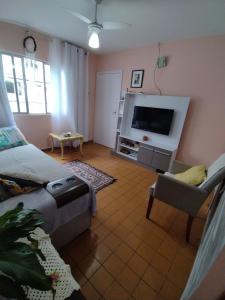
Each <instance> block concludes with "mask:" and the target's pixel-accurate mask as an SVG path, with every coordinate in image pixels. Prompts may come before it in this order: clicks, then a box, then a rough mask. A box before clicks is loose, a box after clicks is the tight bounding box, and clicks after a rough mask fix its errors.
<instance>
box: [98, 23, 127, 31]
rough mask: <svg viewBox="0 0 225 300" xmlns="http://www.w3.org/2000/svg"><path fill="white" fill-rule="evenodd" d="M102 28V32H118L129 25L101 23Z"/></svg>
mask: <svg viewBox="0 0 225 300" xmlns="http://www.w3.org/2000/svg"><path fill="white" fill-rule="evenodd" d="M102 26H103V29H104V30H120V29H128V28H129V27H131V25H130V24H128V23H123V22H103V23H102Z"/></svg>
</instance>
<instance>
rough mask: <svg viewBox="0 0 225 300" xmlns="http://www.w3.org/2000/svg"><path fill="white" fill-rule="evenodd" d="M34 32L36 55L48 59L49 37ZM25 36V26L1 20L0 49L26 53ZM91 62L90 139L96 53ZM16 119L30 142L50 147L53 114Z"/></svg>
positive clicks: (90, 138) (90, 58)
mask: <svg viewBox="0 0 225 300" xmlns="http://www.w3.org/2000/svg"><path fill="white" fill-rule="evenodd" d="M32 34H33V35H34V36H35V39H36V41H37V45H38V50H37V54H36V57H37V58H38V59H40V60H43V61H48V53H49V51H48V50H49V37H47V36H45V35H43V34H39V33H33V32H32ZM24 37H25V29H24V28H22V27H19V26H16V25H12V24H7V23H3V22H0V51H5V52H11V53H14V54H20V55H24V49H23V44H22V42H23V39H24ZM89 64H90V67H89V99H90V102H89V108H90V109H89V120H90V124H89V140H92V139H93V122H94V119H93V116H94V113H93V111H94V99H95V66H96V56H95V55H93V54H90V56H89ZM15 120H16V122H17V125H18V127H19V128H20V130H21V131H22V132H23V133H24V135H25V136H26V138H27V140H28V141H29V142H31V143H33V144H35V145H36V146H37V147H39V148H42V149H44V148H48V147H49V140H48V135H49V132H51V116H48V115H19V114H15Z"/></svg>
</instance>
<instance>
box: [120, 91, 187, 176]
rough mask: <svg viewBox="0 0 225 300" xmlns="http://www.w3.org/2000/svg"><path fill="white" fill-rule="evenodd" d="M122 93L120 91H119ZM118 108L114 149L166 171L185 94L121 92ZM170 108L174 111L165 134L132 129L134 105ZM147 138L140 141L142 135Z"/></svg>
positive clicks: (182, 117)
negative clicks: (163, 94)
mask: <svg viewBox="0 0 225 300" xmlns="http://www.w3.org/2000/svg"><path fill="white" fill-rule="evenodd" d="M123 93H124V92H123ZM123 95H124V96H123V97H121V100H120V103H119V107H118V114H117V116H118V122H117V139H116V145H115V152H116V153H117V154H119V155H121V156H123V157H126V158H129V159H131V160H135V161H138V162H139V163H141V164H143V165H145V166H148V167H150V168H152V169H155V170H159V171H163V172H165V171H168V170H169V169H170V167H171V165H172V162H173V160H174V159H175V157H176V152H177V148H178V145H179V141H180V137H181V133H182V129H183V125H184V121H185V117H186V113H187V110H188V106H189V101H190V99H189V98H188V97H176V96H174V97H172V96H155V95H145V94H138V93H126V92H125V93H124V94H123ZM135 105H137V106H138V105H139V106H147V107H159V108H160V107H161V108H168V109H169V108H172V109H174V110H175V117H174V119H173V123H172V128H171V132H170V135H169V136H165V135H161V134H156V133H152V132H151V133H149V132H146V131H142V130H136V129H134V128H132V117H133V111H134V106H135ZM146 135H147V137H148V141H144V140H143V136H146Z"/></svg>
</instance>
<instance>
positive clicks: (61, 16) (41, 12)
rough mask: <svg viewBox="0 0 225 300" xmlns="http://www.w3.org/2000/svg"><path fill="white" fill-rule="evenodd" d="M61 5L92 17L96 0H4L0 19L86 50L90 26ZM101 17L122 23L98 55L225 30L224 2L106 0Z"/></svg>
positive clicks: (105, 35) (102, 36) (105, 37)
mask: <svg viewBox="0 0 225 300" xmlns="http://www.w3.org/2000/svg"><path fill="white" fill-rule="evenodd" d="M61 6H63V7H65V8H68V9H71V10H73V11H75V12H78V13H80V14H83V15H85V16H87V17H88V18H90V19H92V16H93V0H0V20H7V21H10V22H13V23H19V24H20V23H21V24H25V25H27V26H29V27H32V28H34V29H36V30H38V31H41V32H45V33H47V34H50V35H53V36H57V37H60V38H63V39H64V40H68V41H71V42H74V43H75V44H77V45H80V46H83V47H85V48H87V30H88V29H87V24H85V23H83V22H81V21H80V20H79V19H77V18H76V17H74V16H72V15H71V14H70V13H68V12H67V11H66V10H65V9H63V8H62V7H61ZM99 21H100V22H101V21H122V22H126V23H129V24H131V25H132V26H131V27H130V28H128V29H125V30H115V31H103V32H102V33H101V34H100V42H101V48H100V49H99V50H98V52H99V53H108V52H114V51H120V50H124V49H128V48H133V47H139V46H144V45H148V44H151V43H154V42H159V41H160V42H165V41H172V40H178V39H184V38H192V37H199V36H208V35H220V34H225V1H224V0H103V3H102V4H101V6H100V8H99Z"/></svg>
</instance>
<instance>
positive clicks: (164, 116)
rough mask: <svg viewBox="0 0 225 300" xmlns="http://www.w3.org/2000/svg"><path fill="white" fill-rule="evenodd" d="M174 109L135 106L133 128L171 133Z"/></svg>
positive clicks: (165, 133)
mask: <svg viewBox="0 0 225 300" xmlns="http://www.w3.org/2000/svg"><path fill="white" fill-rule="evenodd" d="M173 114H174V110H173V109H165V108H156V107H144V106H135V107H134V115H133V120H132V126H131V127H132V128H136V129H141V130H145V131H150V132H156V133H160V134H164V135H169V133H170V128H171V123H172V120H173Z"/></svg>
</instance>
